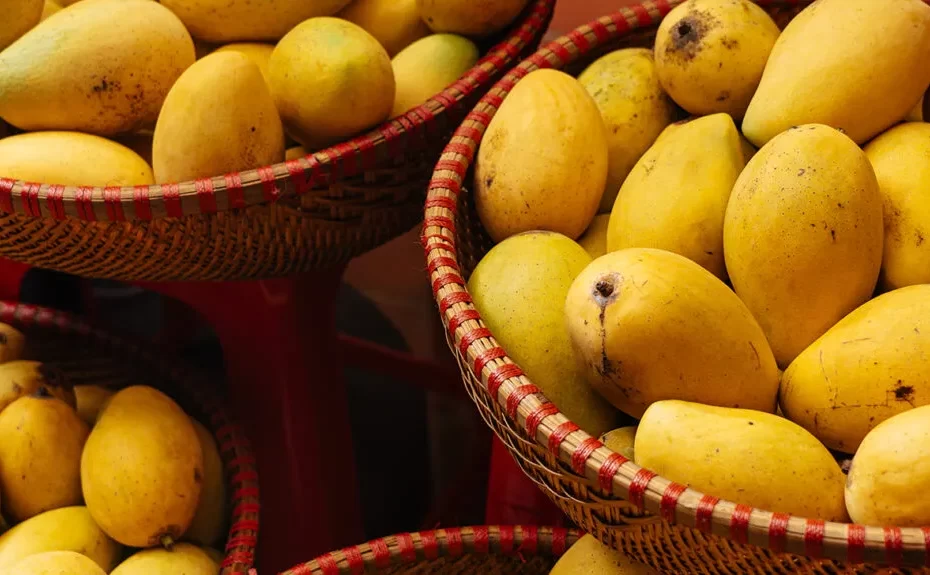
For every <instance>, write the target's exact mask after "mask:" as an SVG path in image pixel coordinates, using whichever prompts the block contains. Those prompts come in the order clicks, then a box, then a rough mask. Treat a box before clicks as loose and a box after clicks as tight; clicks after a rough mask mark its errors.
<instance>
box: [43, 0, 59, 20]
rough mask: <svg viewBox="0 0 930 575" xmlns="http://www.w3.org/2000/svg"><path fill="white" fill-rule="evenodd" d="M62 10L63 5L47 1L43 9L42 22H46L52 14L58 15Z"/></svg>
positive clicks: (50, 0) (53, 0)
mask: <svg viewBox="0 0 930 575" xmlns="http://www.w3.org/2000/svg"><path fill="white" fill-rule="evenodd" d="M61 8H62V6H61V4H59V3H57V2H55V0H45V5H44V6H43V7H42V17H41V18H40V21H41V20H45V19H46V18H48V17H49V16H51V15H52V14H55V13H57V12H58V11H60V10H61Z"/></svg>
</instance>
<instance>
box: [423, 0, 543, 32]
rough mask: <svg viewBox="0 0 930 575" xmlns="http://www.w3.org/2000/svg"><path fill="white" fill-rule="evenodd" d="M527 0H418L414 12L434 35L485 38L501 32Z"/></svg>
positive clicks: (518, 13) (515, 16)
mask: <svg viewBox="0 0 930 575" xmlns="http://www.w3.org/2000/svg"><path fill="white" fill-rule="evenodd" d="M527 4H529V0H417V9H418V10H419V12H420V16H421V17H422V18H423V21H424V22H426V25H427V26H429V27H430V29H431V30H432V31H433V32H451V33H453V34H461V35H463V36H479V37H480V36H488V35H490V34H493V33H495V32H500V31H501V30H503V29H504V28H506V27H507V26H508V25H510V23H511V22H513V21H514V20H516V18H517V16H519V15H520V12H521V11H522V10H523V8H524V7H526V5H527Z"/></svg>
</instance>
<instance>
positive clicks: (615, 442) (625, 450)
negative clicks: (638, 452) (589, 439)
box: [598, 425, 636, 461]
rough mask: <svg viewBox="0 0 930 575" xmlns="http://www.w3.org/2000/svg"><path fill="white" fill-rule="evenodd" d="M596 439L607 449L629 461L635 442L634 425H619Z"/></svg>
mask: <svg viewBox="0 0 930 575" xmlns="http://www.w3.org/2000/svg"><path fill="white" fill-rule="evenodd" d="M598 439H599V440H600V442H601V443H603V444H604V445H605V446H606V447H607V449H609V450H611V451H613V452H614V453H619V454H620V455H622V456H624V457H626V458H627V459H629V460H630V461H633V457H634V453H633V446H634V444H635V442H636V426H635V425H633V426H628V427H620V428H618V429H614V430H612V431H608V432H607V433H605V434H604V435H602V436H600V437H599V438H598Z"/></svg>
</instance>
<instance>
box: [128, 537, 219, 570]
mask: <svg viewBox="0 0 930 575" xmlns="http://www.w3.org/2000/svg"><path fill="white" fill-rule="evenodd" d="M216 571H217V568H216V563H214V562H213V559H212V558H211V557H210V556H209V555H207V553H206V552H205V551H204V550H202V549H200V548H199V547H197V546H195V545H191V544H190V543H179V544H177V545H175V546H173V547H172V548H171V549H145V550H143V551H139V552H138V553H136V554H135V555H133V556H132V557H130V558H129V559H126V560H125V561H123V562H122V563H120V564H119V566H118V567H117V568H116V569H114V570H113V571H112V572H111V573H110V575H178V574H183V575H216Z"/></svg>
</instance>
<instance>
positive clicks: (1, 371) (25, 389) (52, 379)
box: [0, 154, 76, 412]
mask: <svg viewBox="0 0 930 575" xmlns="http://www.w3.org/2000/svg"><path fill="white" fill-rule="evenodd" d="M0 157H2V154H0ZM0 173H2V170H0ZM39 392H41V393H43V394H46V393H47V394H50V395H51V396H52V397H56V398H58V399H60V400H62V401H64V402H65V403H66V404H68V405H69V406H71V407H72V408H73V407H74V406H75V405H76V402H75V398H74V387H73V386H72V385H71V383H70V382H69V381H68V379H67V378H66V377H65V376H64V374H62V373H61V371H59V370H58V369H55V368H54V367H52V366H50V365H46V364H43V363H41V362H38V361H30V360H15V361H8V362H6V363H0V412H2V411H3V410H4V409H6V408H7V407H8V406H9V405H10V404H11V403H13V402H14V401H16V400H17V399H19V398H21V397H25V396H27V395H30V394H33V393H39Z"/></svg>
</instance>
